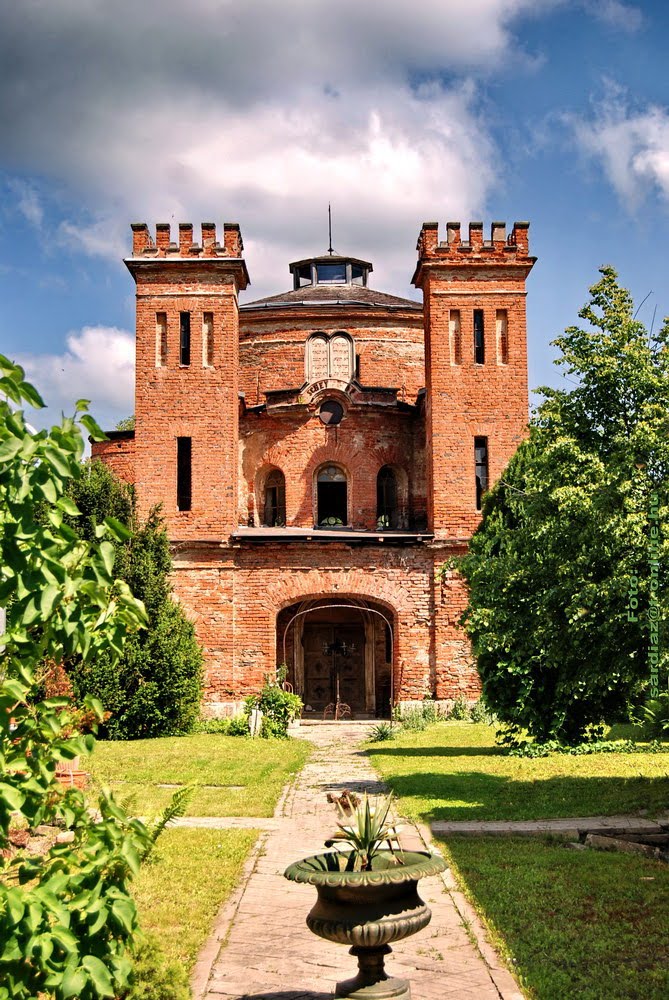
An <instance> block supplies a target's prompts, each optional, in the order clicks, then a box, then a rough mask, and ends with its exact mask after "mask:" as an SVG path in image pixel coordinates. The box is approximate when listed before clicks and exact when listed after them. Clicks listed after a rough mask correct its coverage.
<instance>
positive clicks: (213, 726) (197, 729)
mask: <svg viewBox="0 0 669 1000" xmlns="http://www.w3.org/2000/svg"><path fill="white" fill-rule="evenodd" d="M231 722H232V719H198V721H197V722H196V723H195V725H194V726H193V732H194V733H211V734H212V735H214V734H215V735H218V736H229V734H230V723H231Z"/></svg>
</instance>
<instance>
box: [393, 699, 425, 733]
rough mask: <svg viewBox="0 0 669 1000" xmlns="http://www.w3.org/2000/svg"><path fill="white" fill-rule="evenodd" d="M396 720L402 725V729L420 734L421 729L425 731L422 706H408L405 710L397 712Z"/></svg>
mask: <svg viewBox="0 0 669 1000" xmlns="http://www.w3.org/2000/svg"><path fill="white" fill-rule="evenodd" d="M396 718H397V719H398V720H399V721H400V722H401V723H402V727H403V728H404V729H409V730H411V731H412V732H421V731H422V730H423V729H427V722H426V720H425V715H424V714H423V706H422V705H410V706H409V707H407V708H402V709H400V710H399V711H398V713H397V716H396Z"/></svg>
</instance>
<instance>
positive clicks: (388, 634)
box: [277, 598, 394, 718]
mask: <svg viewBox="0 0 669 1000" xmlns="http://www.w3.org/2000/svg"><path fill="white" fill-rule="evenodd" d="M393 627H394V626H393V621H392V613H391V612H390V611H389V609H387V608H384V607H382V606H380V605H379V606H378V607H377V606H376V605H375V603H374V602H370V601H362V600H358V599H355V598H352V599H347V598H332V599H327V598H320V599H314V600H305V601H302V602H300V603H298V604H292V605H291V606H290V607H288V608H285V609H284V610H283V611H281V612H280V614H279V615H278V617H277V647H278V648H277V662H284V660H285V663H286V666H287V667H288V679H289V681H290V683H291V684H292V685H293V688H294V690H295V691H296V692H297V693H298V694H299V695H300V696H301V698H302V700H303V701H304V704H305V709H304V716H305V717H306V718H309V717H313V718H320V717H322V716H323V713H324V712H326V711H327V710H328V709H332V706H333V705H338V704H342V705H345V706H347V708H348V709H350V714H351V716H352V717H354V718H365V717H367V718H389V717H390V707H391V693H392V683H391V671H392V661H393V647H394V643H393ZM330 714H334V712H332V711H331V712H330ZM346 715H347V716H348V712H346Z"/></svg>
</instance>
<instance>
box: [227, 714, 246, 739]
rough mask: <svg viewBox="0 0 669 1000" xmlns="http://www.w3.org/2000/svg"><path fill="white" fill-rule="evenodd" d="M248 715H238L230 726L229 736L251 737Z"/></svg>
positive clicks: (231, 721)
mask: <svg viewBox="0 0 669 1000" xmlns="http://www.w3.org/2000/svg"><path fill="white" fill-rule="evenodd" d="M250 735H251V730H250V728H249V717H248V715H236V716H235V717H234V719H230V722H229V724H228V736H250Z"/></svg>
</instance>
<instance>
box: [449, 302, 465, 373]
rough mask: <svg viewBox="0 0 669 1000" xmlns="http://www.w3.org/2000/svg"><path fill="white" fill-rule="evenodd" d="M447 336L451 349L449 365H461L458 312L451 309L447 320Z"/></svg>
mask: <svg viewBox="0 0 669 1000" xmlns="http://www.w3.org/2000/svg"><path fill="white" fill-rule="evenodd" d="M448 335H449V339H450V348H451V364H452V365H460V364H462V338H461V333H460V310H459V309H451V311H450V315H449V318H448Z"/></svg>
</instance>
